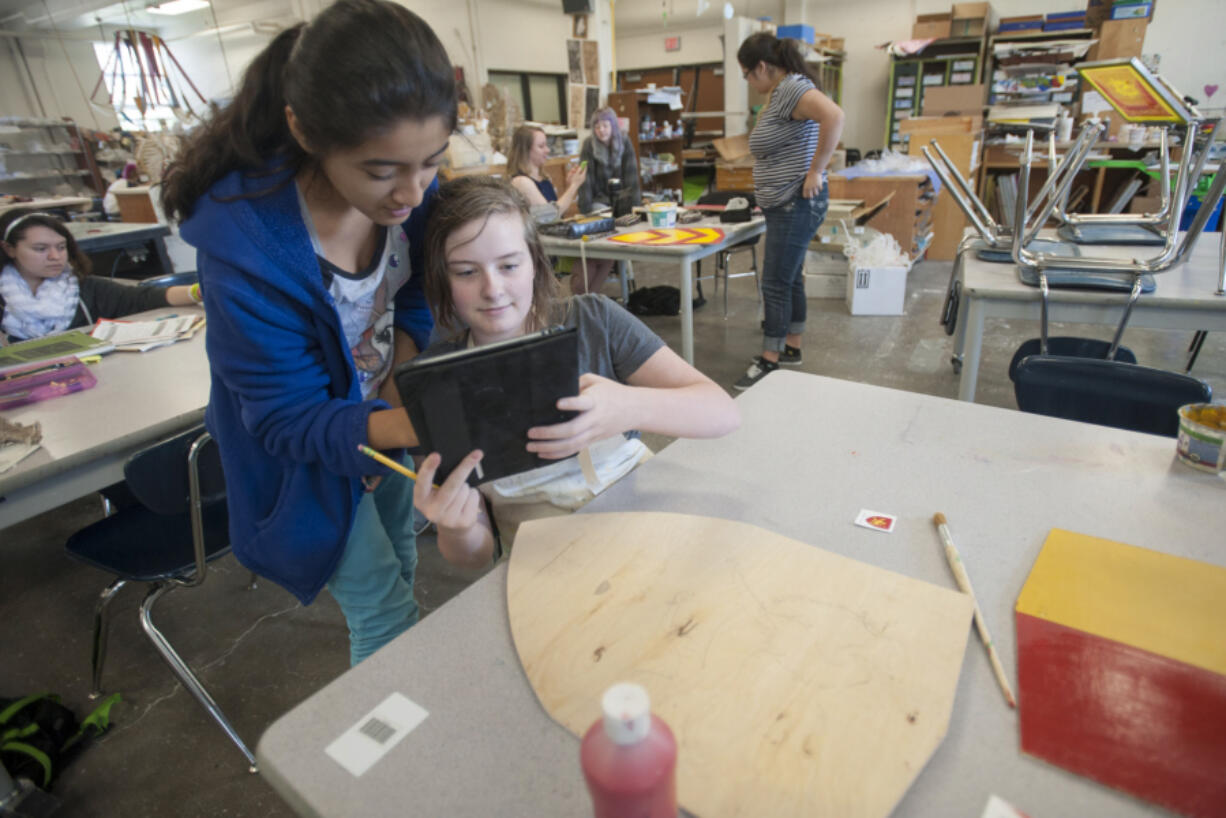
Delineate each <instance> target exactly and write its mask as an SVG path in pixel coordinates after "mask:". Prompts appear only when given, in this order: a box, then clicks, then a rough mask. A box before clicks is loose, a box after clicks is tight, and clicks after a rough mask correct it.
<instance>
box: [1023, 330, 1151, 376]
mask: <svg viewBox="0 0 1226 818" xmlns="http://www.w3.org/2000/svg"><path fill="white" fill-rule="evenodd" d="M1040 348H1041V342H1040V340H1039V339H1038V338H1031V339H1030V340H1029V341H1026V342H1025V343H1023V344H1022V345H1021V346H1020V347H1018V348H1017V352H1015V353H1013V360H1012V361H1010V362H1009V380H1011V381H1012V380H1016V378H1014V373H1016V372H1017V365H1018V364H1020V363H1021V362H1022V360H1023V359H1024V358H1029V357H1030V356H1031V355H1038V354H1039V352H1040ZM1110 351H1111V342H1110V341H1100V340H1098V339H1097V338H1078V337H1076V336H1070V335H1054V336H1052V337H1051V338H1048V339H1047V352H1048V354H1050V355H1063V356H1065V357H1069V358H1098V359H1100V360H1102V359H1105V358H1106V357H1107V353H1109V352H1110ZM1115 360H1117V361H1120V362H1121V363H1126V364H1135V363H1136V362H1137V356H1136V355H1135V354H1134V353H1133V351H1132V350H1131V349H1129V348H1128V347H1116V350H1115Z"/></svg>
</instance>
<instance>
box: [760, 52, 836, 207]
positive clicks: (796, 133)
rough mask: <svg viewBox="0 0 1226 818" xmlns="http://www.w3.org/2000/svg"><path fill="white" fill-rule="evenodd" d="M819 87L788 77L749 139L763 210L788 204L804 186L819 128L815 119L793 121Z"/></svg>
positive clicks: (800, 76) (777, 88)
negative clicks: (802, 100) (800, 106)
mask: <svg viewBox="0 0 1226 818" xmlns="http://www.w3.org/2000/svg"><path fill="white" fill-rule="evenodd" d="M816 87H817V86H815V85H814V84H813V83H812V82H811V81H810V80H809V78H808V77H806V76H805V75H803V74H788V75H787V76H785V77H784V78H783V79H781V80H780V81H779V84H778V85H776V86H775V90H774V91H772V92H771V97H770V100H769V101H768V102H767V104H766V107H765V108H763V109H762V111H761V112H760V113H759V114H758V122H757V124H756V125H755V126H754V129H753V133H751V134H750V135H749V150H750V151H751V152H752V153H753V155H754V160H755V161H754V166H753V186H754V196H755V197H756V198H757V200H758V204H759V205H760V206H762V207H779V206H780V205H784V204H787V203H788V202H789V201H791V200H792V199H794V198H795V197H796V194H797V193H799V192H800V188H801V185H803V184H804V181H805V174H806V173H808V172H809V163H810V162H812V161H813V152H814V151H816V150H817V137H818V131H819V128H818V124H817V123H816V122H814V121H813V120H811V119H792V112H793V111H795V110H796V104H797V103H798V102H800V98H801V97H802V96H804V94H805V92H806V91H808V90H809V89H811V88H813V89H815V88H816Z"/></svg>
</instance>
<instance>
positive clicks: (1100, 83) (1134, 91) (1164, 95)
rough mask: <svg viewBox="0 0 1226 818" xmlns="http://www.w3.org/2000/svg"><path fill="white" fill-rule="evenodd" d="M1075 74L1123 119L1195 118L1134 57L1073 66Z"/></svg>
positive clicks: (1178, 122)
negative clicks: (1075, 69)
mask: <svg viewBox="0 0 1226 818" xmlns="http://www.w3.org/2000/svg"><path fill="white" fill-rule="evenodd" d="M1077 73H1078V74H1080V75H1081V76H1082V78H1083V79H1084V80H1085V81H1086V82H1088V83H1089V84H1090V85H1091V86H1092V87H1093V88H1094V90H1095V91H1097V92H1098V93H1100V94H1102V96H1103V99H1105V100H1107V102H1108V103H1110V104H1111V107H1112V108H1114V109H1115V110H1116V112H1117V113H1119V115H1120V116H1121V117H1123V118H1124V120H1125V121H1127V122H1148V123H1163V122H1165V123H1169V124H1172V125H1183V124H1186V123H1187V122H1188V120H1190V119H1198V118H1199V117H1198V116H1197V115H1196V114H1195V113H1194V112H1193V111H1191V110H1189V108H1188V107H1187V106H1186V105H1185V104H1184V103H1183V101H1182V100H1181V99H1180V98H1179V96H1178V95H1177V94H1176V93H1175V92H1174V91H1173V90H1172V89H1171V88H1170V87H1169V86H1168V85H1167V84H1166V83H1164V82H1163V81H1162V79H1161V78H1160V77H1158V76H1156V75H1155V74H1153V73H1152V72H1151V71H1150V70H1149V69H1148V68H1146V67H1145V65H1144V64H1143V63H1142V62H1141V61H1140V60H1138V59H1136V58H1135V57H1133V58H1132V59H1130V60H1110V61H1104V62H1095V63H1086V64H1084V65H1079V66H1077Z"/></svg>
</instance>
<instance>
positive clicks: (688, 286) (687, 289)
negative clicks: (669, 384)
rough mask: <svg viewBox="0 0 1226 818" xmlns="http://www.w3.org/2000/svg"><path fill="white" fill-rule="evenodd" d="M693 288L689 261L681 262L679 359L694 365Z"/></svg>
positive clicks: (683, 260)
mask: <svg viewBox="0 0 1226 818" xmlns="http://www.w3.org/2000/svg"><path fill="white" fill-rule="evenodd" d="M693 287H694V282H693V275H692V273H691V270H690V260H689V259H688V258H686V259H682V260H681V357H682V358H685V360H686V363H688V364H691V365H692V364H693V363H694V294H693V292H691V290H692V289H693Z"/></svg>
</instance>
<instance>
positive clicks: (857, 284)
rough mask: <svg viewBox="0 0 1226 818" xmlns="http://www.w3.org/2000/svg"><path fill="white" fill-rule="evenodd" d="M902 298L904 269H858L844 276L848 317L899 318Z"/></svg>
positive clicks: (904, 292) (904, 279) (903, 301)
mask: <svg viewBox="0 0 1226 818" xmlns="http://www.w3.org/2000/svg"><path fill="white" fill-rule="evenodd" d="M906 298H907V268H906V267H859V268H853V269H852V270H851V272H850V274H849V275H848V276H847V309H848V310H849V311H850V312H851V314H852V315H902V314H903V305H904V303H905V302H906Z"/></svg>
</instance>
